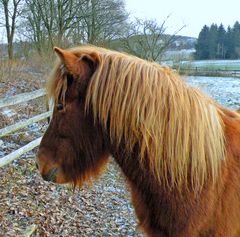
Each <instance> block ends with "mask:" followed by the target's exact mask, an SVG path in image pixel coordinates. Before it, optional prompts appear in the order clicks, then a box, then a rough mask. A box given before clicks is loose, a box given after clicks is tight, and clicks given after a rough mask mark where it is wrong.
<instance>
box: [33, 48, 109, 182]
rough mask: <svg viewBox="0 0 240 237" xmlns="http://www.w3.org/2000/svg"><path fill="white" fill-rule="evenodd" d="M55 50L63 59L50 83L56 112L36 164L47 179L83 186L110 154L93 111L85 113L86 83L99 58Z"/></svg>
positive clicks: (92, 55)
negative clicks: (93, 119) (93, 120)
mask: <svg viewBox="0 0 240 237" xmlns="http://www.w3.org/2000/svg"><path fill="white" fill-rule="evenodd" d="M54 50H55V52H56V53H57V55H58V56H59V58H60V61H59V62H58V63H57V64H56V68H55V69H54V70H53V73H52V76H51V79H50V80H49V84H48V93H49V96H50V97H51V98H52V99H53V101H54V111H53V115H52V120H51V122H50V125H49V127H48V129H47V131H46V133H45V134H44V136H43V139H42V142H41V144H40V147H39V152H38V157H37V165H38V167H39V170H40V172H41V174H42V177H43V178H44V179H45V180H48V181H53V182H57V183H74V184H75V185H76V184H78V185H80V184H81V183H82V182H83V181H84V180H86V179H88V178H89V177H92V176H96V175H97V174H98V173H99V172H100V170H101V169H102V167H103V165H104V164H105V163H106V160H107V157H108V151H107V148H106V145H105V143H104V138H103V132H102V130H101V129H100V127H99V126H98V124H96V123H93V122H91V120H92V116H91V114H88V115H86V114H85V113H84V104H85V94H86V89H87V84H88V82H89V80H90V78H91V76H92V75H93V73H94V71H95V68H96V66H97V64H98V57H97V55H96V54H94V53H93V54H84V53H82V54H80V53H77V52H74V50H73V51H72V52H71V51H67V50H62V49H59V48H55V49H54Z"/></svg>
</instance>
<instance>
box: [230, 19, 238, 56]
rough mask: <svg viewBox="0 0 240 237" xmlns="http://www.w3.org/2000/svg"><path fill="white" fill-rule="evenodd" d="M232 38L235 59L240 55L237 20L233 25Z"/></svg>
mask: <svg viewBox="0 0 240 237" xmlns="http://www.w3.org/2000/svg"><path fill="white" fill-rule="evenodd" d="M232 38H233V45H234V52H233V58H235V59H237V58H239V57H240V24H239V22H238V21H236V23H235V24H234V26H233V30H232Z"/></svg>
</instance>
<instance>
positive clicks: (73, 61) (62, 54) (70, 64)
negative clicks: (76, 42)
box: [53, 47, 79, 74]
mask: <svg viewBox="0 0 240 237" xmlns="http://www.w3.org/2000/svg"><path fill="white" fill-rule="evenodd" d="M53 49H54V51H55V53H56V54H57V55H58V57H59V58H60V60H61V62H62V63H63V64H64V65H65V67H66V69H67V71H68V72H70V73H71V74H77V73H78V62H79V58H78V57H77V56H76V55H75V54H73V53H72V52H69V51H67V50H64V49H61V48H58V47H54V48H53Z"/></svg>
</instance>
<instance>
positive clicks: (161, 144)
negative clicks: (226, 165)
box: [52, 46, 225, 189]
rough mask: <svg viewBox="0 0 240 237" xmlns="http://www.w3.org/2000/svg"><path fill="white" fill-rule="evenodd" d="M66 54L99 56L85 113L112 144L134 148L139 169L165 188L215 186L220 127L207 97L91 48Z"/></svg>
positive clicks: (157, 69) (221, 153)
mask: <svg viewBox="0 0 240 237" xmlns="http://www.w3.org/2000/svg"><path fill="white" fill-rule="evenodd" d="M71 51H72V52H73V53H75V54H81V53H84V54H87V53H89V54H90V53H92V52H94V53H96V54H98V57H99V63H98V66H97V69H96V71H95V73H94V74H93V76H92V78H91V80H90V82H89V85H88V90H87V95H86V104H85V109H86V112H87V111H89V110H91V111H92V112H93V115H94V118H95V120H98V121H99V122H100V123H101V124H102V126H103V127H104V128H105V129H107V130H108V131H109V135H110V138H111V141H112V142H113V143H114V144H116V145H117V146H118V145H119V144H120V143H122V142H123V143H124V144H125V146H126V149H127V150H128V151H129V152H131V151H132V149H133V148H134V147H136V146H137V147H139V159H140V163H141V164H142V166H143V167H146V164H147V167H148V169H149V170H150V172H151V173H152V175H154V177H155V178H156V179H157V180H158V181H159V182H160V183H161V184H163V185H166V186H167V187H170V188H171V187H178V188H181V187H182V186H183V185H186V184H189V182H190V184H191V185H193V187H194V188H195V189H199V188H202V187H203V185H204V183H205V181H206V180H208V179H209V178H211V179H212V181H213V182H214V181H216V179H217V178H218V176H219V172H220V163H221V161H222V160H224V157H225V150H224V147H225V144H224V142H225V141H224V126H223V122H222V120H221V117H220V114H219V113H220V112H219V109H218V106H217V105H216V104H215V103H214V102H213V101H212V100H211V99H210V98H208V97H207V96H205V95H204V94H202V93H201V92H199V91H198V90H197V89H193V88H191V87H190V86H188V85H187V84H186V83H185V82H184V81H183V80H181V79H180V78H179V76H178V75H177V74H176V73H174V72H173V71H171V70H170V69H169V68H167V67H163V66H160V65H158V64H156V63H150V62H147V61H144V60H141V59H139V58H137V57H133V56H130V55H126V54H123V53H119V52H115V51H110V50H106V49H103V48H97V47H93V46H82V47H79V48H75V49H72V50H71ZM52 85H53V86H52V88H53V87H55V89H56V88H58V87H59V86H57V83H56V82H55V84H54V83H53V82H52ZM52 90H54V89H52ZM58 90H59V88H58Z"/></svg>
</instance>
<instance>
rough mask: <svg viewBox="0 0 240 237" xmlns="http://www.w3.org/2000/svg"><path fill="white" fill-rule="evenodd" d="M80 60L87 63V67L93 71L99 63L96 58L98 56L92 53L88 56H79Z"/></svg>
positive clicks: (98, 59)
mask: <svg viewBox="0 0 240 237" xmlns="http://www.w3.org/2000/svg"><path fill="white" fill-rule="evenodd" d="M81 60H83V61H85V62H86V63H88V65H89V67H90V68H91V69H92V70H93V71H95V69H96V67H97V65H98V63H99V61H100V58H99V56H98V54H96V53H94V52H92V53H89V54H83V55H82V56H81Z"/></svg>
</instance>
